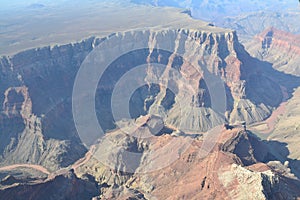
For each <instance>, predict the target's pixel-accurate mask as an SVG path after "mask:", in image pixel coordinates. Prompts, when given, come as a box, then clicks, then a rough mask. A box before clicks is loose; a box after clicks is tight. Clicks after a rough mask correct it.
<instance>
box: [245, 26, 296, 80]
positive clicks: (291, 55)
mask: <svg viewBox="0 0 300 200" xmlns="http://www.w3.org/2000/svg"><path fill="white" fill-rule="evenodd" d="M299 41H300V36H299V35H296V34H292V33H289V32H286V31H281V30H279V29H276V28H273V27H271V28H267V29H266V30H264V31H263V32H261V33H260V34H258V35H256V36H255V37H254V39H253V41H252V42H250V43H249V44H247V45H246V47H247V50H248V51H249V52H250V53H251V54H252V55H253V56H255V57H258V58H259V59H262V60H265V61H268V62H271V63H273V67H274V68H276V69H278V70H280V71H283V72H285V73H289V74H294V75H297V76H299V74H300V69H299V64H298V63H299V55H300V46H299Z"/></svg>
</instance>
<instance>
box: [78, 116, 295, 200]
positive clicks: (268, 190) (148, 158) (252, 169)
mask: <svg viewBox="0 0 300 200" xmlns="http://www.w3.org/2000/svg"><path fill="white" fill-rule="evenodd" d="M150 118H151V117H150ZM140 120H141V119H140ZM143 120H144V119H143ZM149 124H151V123H149ZM127 127H132V129H131V131H133V132H131V131H128V130H130V129H127V131H125V132H126V133H125V132H124V130H123V131H122V130H116V131H115V132H112V133H110V134H108V135H107V136H106V137H105V138H104V139H103V140H102V141H101V142H100V143H99V144H98V145H97V149H99V150H98V154H97V152H96V153H95V154H94V158H93V159H91V160H90V161H88V162H87V163H86V164H85V165H83V166H81V167H80V168H79V169H78V170H77V173H78V174H79V176H82V175H84V173H85V172H87V173H89V174H91V175H93V176H94V177H95V179H96V180H97V181H98V182H99V184H100V185H101V186H102V187H101V191H102V194H101V196H100V199H101V198H119V199H122V198H125V197H127V198H129V197H132V198H133V197H135V198H138V199H199V198H205V199H209V198H214V199H294V198H296V197H299V195H300V193H299V192H300V191H299V189H296V188H297V187H298V186H299V182H298V180H296V179H295V177H294V176H290V175H288V174H286V173H283V172H280V168H277V167H276V166H275V165H274V164H272V162H270V164H269V163H268V161H267V159H266V157H268V158H271V157H270V155H269V154H270V153H272V152H271V151H270V150H269V149H268V148H269V147H268V146H267V145H266V144H264V141H261V140H260V139H258V138H257V137H255V136H254V135H252V134H251V133H250V132H247V131H243V130H239V129H236V128H235V129H233V130H223V132H222V133H221V134H220V136H219V137H218V139H217V141H216V144H215V145H214V144H211V145H214V147H213V150H212V151H211V152H210V153H209V154H208V155H207V156H206V157H203V156H202V155H201V154H202V153H203V149H202V147H203V146H202V145H203V142H204V141H205V140H204V138H203V137H201V136H198V137H192V138H193V139H191V141H190V142H189V143H186V139H187V138H190V136H191V135H188V134H184V133H181V135H180V136H179V135H176V134H174V132H176V131H175V130H174V132H173V133H172V134H171V135H170V134H169V133H164V134H162V135H161V136H156V137H141V136H143V135H144V134H145V135H147V131H149V130H148V129H147V126H145V125H144V123H142V124H139V125H138V127H139V128H137V127H136V126H135V125H132V126H127ZM134 135H140V137H138V139H137V140H132V139H130V138H131V137H132V136H134ZM145 135H144V136H145ZM109 141H114V142H112V143H111V145H109V146H108V145H107V144H108V142H109ZM132 142H134V144H135V145H137V146H140V148H136V149H140V151H133V149H132ZM170 143H172V145H171V146H172V147H170ZM182 144H188V145H187V146H186V147H184V145H182ZM142 146H143V147H142ZM103 149H106V150H103ZM133 154H135V155H137V154H138V155H139V157H137V156H135V157H131V156H130V155H133ZM125 155H127V156H125ZM121 158H122V159H121ZM172 158H174V159H173V160H172ZM272 159H276V158H275V157H274V156H273V158H272ZM171 160H172V161H171ZM263 160H265V161H263ZM120 161H121V162H120ZM264 162H265V163H264ZM124 163H127V164H124ZM132 163H137V166H138V167H136V168H135V169H134V170H133V171H130V173H126V170H130V168H128V167H129V166H132V165H131V164H132ZM166 163H167V164H166ZM165 164H166V165H165ZM118 166H123V167H118ZM126 166H127V168H126ZM124 170H125V172H124ZM147 170H149V171H147ZM127 172H128V171H127Z"/></svg>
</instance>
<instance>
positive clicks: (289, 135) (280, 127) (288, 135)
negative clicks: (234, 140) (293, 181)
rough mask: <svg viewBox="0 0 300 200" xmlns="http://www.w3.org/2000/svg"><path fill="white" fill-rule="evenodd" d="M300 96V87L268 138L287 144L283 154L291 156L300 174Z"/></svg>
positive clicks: (291, 161)
mask: <svg viewBox="0 0 300 200" xmlns="http://www.w3.org/2000/svg"><path fill="white" fill-rule="evenodd" d="M299 97H300V89H299V88H298V89H297V90H296V91H295V93H294V96H293V98H291V99H290V100H289V101H288V102H287V104H286V106H285V110H284V113H283V114H282V115H281V116H279V117H278V118H277V123H276V126H275V129H274V131H273V132H272V133H271V134H270V135H269V137H268V138H269V139H270V140H275V141H280V142H284V143H285V144H286V147H287V148H288V151H287V152H286V151H285V152H284V151H283V152H281V154H282V155H283V156H288V157H289V158H290V164H291V165H293V166H294V167H295V168H296V169H297V172H298V173H299V174H300V167H299V161H298V160H299V159H300V151H299V141H300V137H299V117H300V116H299Z"/></svg>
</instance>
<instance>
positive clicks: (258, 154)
mask: <svg viewBox="0 0 300 200" xmlns="http://www.w3.org/2000/svg"><path fill="white" fill-rule="evenodd" d="M248 135H249V140H250V143H251V144H252V147H253V150H254V152H253V153H254V156H255V158H256V159H257V161H259V162H263V163H268V162H270V161H280V162H281V163H282V164H284V163H285V162H286V161H288V162H289V168H290V169H291V172H292V173H293V174H295V176H296V177H297V178H298V179H300V160H297V159H291V158H289V155H290V151H289V149H288V148H287V145H288V144H287V143H284V142H279V141H276V140H269V141H267V140H261V139H260V138H259V137H258V136H256V135H254V134H253V133H251V132H248ZM299 184H300V182H299Z"/></svg>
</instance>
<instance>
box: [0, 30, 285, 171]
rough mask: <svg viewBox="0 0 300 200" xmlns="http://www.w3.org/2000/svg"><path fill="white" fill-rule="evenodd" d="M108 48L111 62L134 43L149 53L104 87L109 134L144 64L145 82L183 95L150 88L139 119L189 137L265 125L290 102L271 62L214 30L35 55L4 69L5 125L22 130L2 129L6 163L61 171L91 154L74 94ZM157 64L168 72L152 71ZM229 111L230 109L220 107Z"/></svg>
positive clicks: (135, 55) (108, 74)
mask: <svg viewBox="0 0 300 200" xmlns="http://www.w3.org/2000/svg"><path fill="white" fill-rule="evenodd" d="M102 43H105V44H106V45H107V46H106V51H105V54H104V56H108V54H112V55H113V54H117V53H118V51H119V50H118V49H117V48H116V47H119V49H122V47H123V46H126V45H128V44H132V45H133V46H132V48H133V49H135V47H139V46H142V47H144V48H143V49H135V50H134V51H131V52H126V53H125V54H124V55H122V56H120V57H119V58H117V59H116V60H115V61H114V62H113V63H111V64H110V65H109V66H108V68H107V70H106V71H105V72H104V74H103V76H102V77H101V79H100V81H99V83H98V87H97V92H96V110H97V115H98V116H97V117H98V120H99V122H100V124H101V126H102V128H103V129H104V130H107V129H112V128H114V127H115V125H114V123H115V119H114V118H113V117H112V111H111V110H110V109H109V108H110V107H111V106H110V105H111V100H110V99H111V95H112V91H113V89H114V86H115V83H116V82H118V80H119V79H120V78H121V77H122V76H123V75H124V74H125V73H126V72H128V71H130V70H132V69H133V68H134V67H135V66H138V65H141V64H146V65H147V66H148V70H147V73H146V74H145V76H144V77H139V78H141V79H143V80H144V81H146V82H147V81H148V82H155V81H156V82H157V80H158V79H159V80H164V81H165V84H166V85H167V86H168V85H171V84H173V88H176V90H175V93H174V91H171V92H170V91H169V90H168V88H166V87H157V85H156V86H155V84H154V86H153V85H151V84H150V85H149V84H148V85H147V84H145V85H144V86H143V87H144V89H146V90H143V89H142V88H141V89H138V90H137V92H136V93H135V95H136V96H134V99H131V101H130V107H131V110H133V113H131V114H132V115H133V116H134V117H138V116H139V115H144V114H147V113H151V114H156V115H160V116H163V120H164V122H165V123H167V124H169V125H170V126H174V127H177V128H179V127H180V129H182V130H185V131H197V132H205V131H207V130H209V129H210V128H212V127H214V126H216V125H219V124H222V123H224V122H225V121H230V122H232V123H235V122H236V121H246V122H247V123H253V122H257V121H261V120H263V119H265V118H267V117H268V116H269V115H270V113H271V112H272V109H273V108H274V107H276V106H277V105H278V104H279V103H280V102H281V100H282V94H281V90H280V87H279V85H278V84H277V83H276V82H275V81H273V80H272V79H270V78H268V73H269V72H268V71H266V72H265V71H264V67H263V66H264V65H265V63H262V62H260V61H258V60H256V59H254V58H252V57H250V56H249V54H248V53H247V52H246V51H245V50H244V47H243V46H242V45H241V44H240V43H239V42H238V39H237V36H236V34H235V32H232V31H227V30H223V29H219V28H214V27H210V26H207V30H206V29H203V30H202V29H201V28H200V29H159V30H146V31H138V30H137V31H130V32H122V33H117V34H112V35H110V36H108V37H106V38H101V39H100V38H90V39H87V40H84V41H82V42H80V43H74V44H67V45H62V46H54V47H44V48H38V49H32V50H27V51H24V52H21V53H18V54H16V55H14V56H12V57H3V58H1V62H0V64H1V66H0V68H1V74H0V78H1V80H3V83H4V84H2V85H1V86H0V92H1V94H2V96H1V98H0V100H1V104H2V105H3V112H2V115H1V116H2V117H1V119H2V120H3V124H6V123H8V124H9V123H12V124H14V125H10V126H9V125H7V126H6V125H5V126H2V128H3V131H1V137H5V138H6V139H5V140H3V141H4V142H2V143H1V148H0V149H2V152H1V153H2V162H1V163H2V164H4V163H5V164H9V163H19V162H26V163H38V164H42V165H44V166H45V167H48V168H49V169H53V170H54V169H58V168H59V167H62V166H67V165H69V164H71V163H72V162H74V161H75V160H76V159H78V158H79V157H81V156H82V155H83V153H84V152H85V149H84V147H83V146H82V144H81V142H80V140H79V138H78V135H77V132H76V129H75V124H74V121H73V116H72V89H73V85H74V80H75V77H76V73H77V72H78V70H79V67H80V65H81V64H82V63H83V61H84V59H86V58H87V55H88V54H89V53H90V52H91V51H92V50H94V51H95V50H96V49H97V48H100V49H101V44H102ZM116 45H117V46H116ZM160 47H161V49H160ZM162 47H167V50H166V49H163V48H162ZM155 64H161V65H163V66H164V67H162V68H161V69H160V70H161V71H155V70H151V67H152V65H155ZM174 73H177V74H178V75H179V76H178V77H176V76H177V75H176V76H174ZM92 77H93V76H92V74H91V75H87V77H86V78H87V79H92ZM97 78H98V77H97ZM170 80H172V81H170ZM183 80H184V81H186V82H184V81H183ZM171 82H172V83H171ZM187 83H188V84H187ZM214 84H215V85H218V84H219V85H221V86H222V87H223V90H219V91H221V92H223V95H222V94H221V95H220V96H221V98H219V99H218V97H217V98H216V97H214V96H213V95H214V94H213V93H214V90H215V89H216V90H217V89H218V88H217V87H215V86H214ZM152 87H157V88H156V89H155V88H154V89H153V88H152ZM151 88H152V89H151ZM143 91H144V92H143ZM145 91H146V92H145ZM83 93H84V92H83ZM215 93H216V92H215ZM149 99H152V100H151V101H149ZM214 99H218V100H219V102H218V101H214ZM138 102H139V103H138ZM82 103H84V102H82ZM144 105H147V106H146V107H145V106H144ZM222 106H223V107H224V109H223V110H222V108H218V107H222ZM158 108H159V109H158ZM87 118H88V116H87ZM8 127H10V128H8ZM8 134H9V135H10V137H6V136H7V135H8ZM1 141H2V140H1ZM29 144H30V145H29ZM32 144H33V145H32ZM71 146H72V147H71ZM24 149H26V150H24ZM24 152H27V153H26V154H25V155H24ZM53 156H54V157H53Z"/></svg>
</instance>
